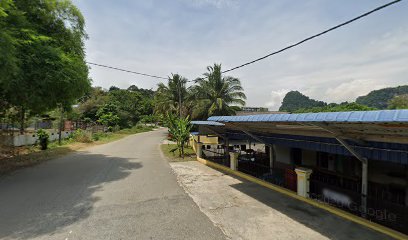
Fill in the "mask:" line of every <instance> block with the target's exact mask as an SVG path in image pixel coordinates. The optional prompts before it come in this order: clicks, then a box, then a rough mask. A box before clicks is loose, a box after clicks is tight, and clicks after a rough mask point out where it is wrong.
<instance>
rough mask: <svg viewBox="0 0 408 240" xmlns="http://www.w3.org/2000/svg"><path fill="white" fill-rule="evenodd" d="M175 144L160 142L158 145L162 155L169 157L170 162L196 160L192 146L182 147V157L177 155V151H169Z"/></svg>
mask: <svg viewBox="0 0 408 240" xmlns="http://www.w3.org/2000/svg"><path fill="white" fill-rule="evenodd" d="M176 146H177V145H176V144H162V145H161V146H160V149H161V151H162V152H163V154H164V156H166V158H168V159H169V161H170V162H187V161H196V160H197V159H196V154H195V152H194V150H193V148H192V147H186V148H185V149H184V159H183V158H181V157H179V154H178V151H175V152H171V150H172V149H174V148H175V147H176Z"/></svg>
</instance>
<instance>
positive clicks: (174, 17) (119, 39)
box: [74, 0, 408, 109]
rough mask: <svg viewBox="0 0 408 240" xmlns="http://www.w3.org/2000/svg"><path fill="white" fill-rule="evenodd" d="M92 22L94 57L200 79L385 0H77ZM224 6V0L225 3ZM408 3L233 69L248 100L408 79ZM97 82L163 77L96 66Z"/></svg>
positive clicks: (270, 103) (352, 90)
mask: <svg viewBox="0 0 408 240" xmlns="http://www.w3.org/2000/svg"><path fill="white" fill-rule="evenodd" d="M74 1H75V2H76V3H77V4H78V5H79V7H80V9H81V10H82V11H83V13H84V15H85V18H86V21H87V26H88V27H87V31H88V33H89V35H90V40H88V41H87V59H88V60H89V61H92V62H97V63H102V64H107V65H113V66H117V67H122V68H126V69H130V70H134V71H139V72H146V73H150V74H154V75H160V76H168V75H169V74H170V73H172V72H173V73H180V74H182V75H184V76H186V77H188V78H190V79H193V78H196V77H198V76H201V74H202V73H203V72H205V67H206V66H207V65H211V64H212V63H214V62H216V63H222V65H223V67H224V69H226V68H229V67H233V66H236V65H239V64H242V63H244V62H246V61H248V60H251V59H255V58H257V57H260V56H263V55H265V54H266V53H269V52H272V51H274V50H277V49H280V48H282V47H285V46H287V45H288V44H291V43H294V42H296V41H299V40H301V39H303V38H305V37H307V36H310V35H311V34H314V33H316V32H319V31H321V30H323V29H326V28H328V27H330V26H332V25H334V24H337V23H339V22H342V21H345V20H347V19H350V18H351V17H354V16H356V15H357V14H360V13H362V12H364V11H367V10H368V9H370V8H373V7H375V6H376V5H379V4H380V3H381V1H380V0H362V1H358V3H356V2H355V1H352V0H345V1H341V3H338V2H333V1H324V0H311V1H307V2H299V3H297V4H292V3H290V2H287V1H286V2H285V1H269V0H257V1H246V0H178V1H167V0H149V1H131V0H121V1H118V2H116V1H115V2H113V1H110V0H98V4H95V3H94V1H81V0H74ZM220 8H221V9H220ZM407 11H408V4H406V3H401V4H399V5H398V7H397V8H389V9H384V10H383V11H381V12H379V13H376V14H373V15H370V16H369V17H367V18H365V19H364V20H362V21H358V22H355V23H353V24H351V25H348V26H346V27H344V28H342V29H339V30H336V31H333V32H331V33H329V34H327V35H324V36H321V37H319V38H316V39H313V40H312V41H310V42H307V43H305V44H303V45H300V46H299V47H296V48H293V49H290V50H289V51H286V52H283V53H281V54H278V55H276V56H273V57H271V58H268V59H265V60H263V61H260V62H257V63H256V64H253V65H250V66H248V67H245V68H242V69H239V70H236V71H233V72H230V73H229V74H228V75H232V76H235V77H239V78H240V79H241V81H242V84H243V86H244V88H245V92H246V95H247V98H248V100H247V105H248V106H267V107H270V108H271V109H277V108H278V107H279V106H280V102H281V100H282V98H283V96H284V95H285V93H286V91H290V90H299V91H301V92H302V93H304V94H306V95H308V96H310V97H311V98H314V99H318V100H323V101H326V102H341V101H352V100H354V99H355V98H356V97H357V96H359V95H362V94H366V93H368V92H369V91H370V90H374V89H378V88H381V87H383V86H396V85H401V84H407V83H408V79H407V76H408V68H407V67H406V66H408V15H407V14H406V12H407ZM91 77H92V78H93V79H94V85H100V86H103V87H109V86H111V85H116V86H120V87H127V86H128V85H130V84H136V85H138V86H139V87H144V88H152V87H153V88H155V86H156V85H157V83H158V80H155V79H150V78H146V77H142V76H140V77H139V76H135V75H131V74H127V73H121V72H115V71H111V70H107V69H102V68H98V67H93V68H92V70H91Z"/></svg>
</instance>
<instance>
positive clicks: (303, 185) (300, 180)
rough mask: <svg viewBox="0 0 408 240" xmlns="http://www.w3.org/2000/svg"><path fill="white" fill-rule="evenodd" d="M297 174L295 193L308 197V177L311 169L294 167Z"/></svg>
mask: <svg viewBox="0 0 408 240" xmlns="http://www.w3.org/2000/svg"><path fill="white" fill-rule="evenodd" d="M295 172H296V174H297V194H298V195H299V196H302V197H309V187H310V181H309V177H310V174H312V172H313V171H312V169H308V168H302V167H299V168H296V169H295Z"/></svg>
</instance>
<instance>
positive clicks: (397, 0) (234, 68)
mask: <svg viewBox="0 0 408 240" xmlns="http://www.w3.org/2000/svg"><path fill="white" fill-rule="evenodd" d="M401 1H402V0H395V1H392V2H389V3H387V4H384V5H382V6H379V7H377V8H374V9H373V10H371V11H369V12H366V13H364V14H361V15H360V16H358V17H355V18H353V19H351V20H348V21H346V22H343V23H341V24H339V25H336V26H334V27H332V28H329V29H327V30H325V31H323V32H320V33H318V34H315V35H313V36H311V37H308V38H305V39H303V40H302V41H299V42H297V43H295V44H292V45H289V46H287V47H285V48H282V49H280V50H278V51H275V52H272V53H270V54H268V55H265V56H263V57H260V58H257V59H255V60H252V61H250V62H247V63H244V64H241V65H239V66H236V67H233V68H230V69H228V70H225V71H223V72H222V73H227V72H231V71H233V70H236V69H238V68H242V67H245V66H248V65H250V64H253V63H255V62H258V61H261V60H263V59H265V58H268V57H270V56H273V55H275V54H278V53H281V52H283V51H286V50H288V49H290V48H293V47H296V46H298V45H300V44H302V43H304V42H307V41H309V40H312V39H313V38H316V37H319V36H321V35H323V34H326V33H328V32H331V31H333V30H335V29H337V28H340V27H343V26H345V25H347V24H350V23H352V22H354V21H357V20H358V19H360V18H363V17H366V16H368V15H370V14H372V13H374V12H377V11H379V10H381V9H383V8H386V7H388V6H391V5H393V4H395V3H398V2H401Z"/></svg>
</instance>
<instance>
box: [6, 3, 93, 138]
mask: <svg viewBox="0 0 408 240" xmlns="http://www.w3.org/2000/svg"><path fill="white" fill-rule="evenodd" d="M0 16H1V17H0V26H1V28H2V29H1V31H0V32H1V34H0V37H1V39H0V40H3V39H5V40H4V42H5V44H4V45H3V43H2V44H0V45H1V48H0V51H1V52H3V51H4V52H5V55H3V54H1V55H2V57H1V59H0V60H1V62H0V73H1V74H0V75H2V77H0V84H1V90H2V93H1V95H2V96H3V97H4V99H6V100H7V102H8V103H9V104H10V105H13V106H17V107H18V108H19V109H20V112H21V130H22V131H23V130H24V119H25V116H26V112H30V113H31V114H37V113H41V112H44V111H47V110H50V109H53V108H56V107H57V106H58V105H62V106H63V107H64V108H68V107H69V106H70V105H71V104H73V103H74V102H75V101H76V100H77V99H78V98H80V97H81V96H82V95H83V94H84V93H85V92H86V91H87V90H88V89H89V88H90V80H89V78H88V67H87V65H86V63H85V60H84V56H85V52H84V40H85V38H86V34H85V31H84V18H83V16H82V15H81V13H80V11H79V10H78V9H77V8H76V7H75V6H74V5H73V4H72V3H71V1H69V0H46V1H43V0H15V1H1V11H0ZM3 56H6V57H5V58H6V59H3ZM4 73H5V75H3V74H4Z"/></svg>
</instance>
